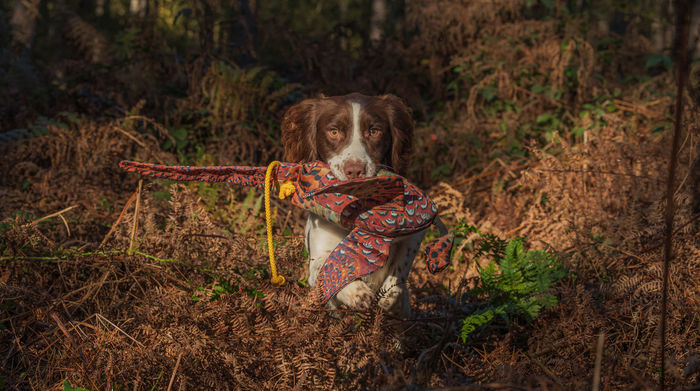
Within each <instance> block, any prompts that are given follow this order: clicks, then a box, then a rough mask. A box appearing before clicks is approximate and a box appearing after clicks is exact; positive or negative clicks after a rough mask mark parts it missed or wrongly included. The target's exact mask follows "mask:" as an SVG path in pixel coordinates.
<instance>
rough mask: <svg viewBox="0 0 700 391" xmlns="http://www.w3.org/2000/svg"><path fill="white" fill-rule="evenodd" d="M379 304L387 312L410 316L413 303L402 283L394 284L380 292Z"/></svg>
mask: <svg viewBox="0 0 700 391" xmlns="http://www.w3.org/2000/svg"><path fill="white" fill-rule="evenodd" d="M383 288H384V287H383ZM379 306H380V307H381V308H382V309H383V310H384V311H386V312H388V313H390V314H392V315H394V316H399V317H402V318H408V317H410V316H411V304H410V302H409V297H408V291H407V290H406V287H404V286H402V285H393V286H390V287H389V288H388V290H386V291H384V292H380V297H379Z"/></svg>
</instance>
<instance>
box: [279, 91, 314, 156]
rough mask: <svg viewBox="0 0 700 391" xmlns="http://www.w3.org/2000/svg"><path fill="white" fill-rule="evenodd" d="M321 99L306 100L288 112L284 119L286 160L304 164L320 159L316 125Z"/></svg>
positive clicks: (283, 131)
mask: <svg viewBox="0 0 700 391" xmlns="http://www.w3.org/2000/svg"><path fill="white" fill-rule="evenodd" d="M318 103H319V99H306V100H304V101H302V102H301V103H298V104H296V105H294V106H292V107H290V108H289V110H287V112H286V113H285V114H284V118H283V119H282V145H284V160H285V161H286V162H290V163H303V162H308V161H312V160H317V159H318V151H317V148H316V124H317V123H318V107H317V106H318Z"/></svg>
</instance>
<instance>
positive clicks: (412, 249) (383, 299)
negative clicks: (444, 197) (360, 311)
mask: <svg viewBox="0 0 700 391" xmlns="http://www.w3.org/2000/svg"><path fill="white" fill-rule="evenodd" d="M423 236H425V231H421V232H416V233H414V234H412V235H410V236H407V237H404V238H401V239H399V240H397V242H396V243H395V244H394V245H392V248H391V256H390V258H389V260H388V263H389V264H388V265H386V266H387V267H388V268H389V269H388V270H387V272H388V275H387V277H386V279H384V282H383V283H382V286H381V289H380V290H379V292H380V298H379V306H380V307H382V308H383V309H384V310H385V311H387V312H389V313H391V314H394V315H396V316H400V317H402V318H408V317H409V316H411V303H410V295H409V292H408V289H407V288H406V281H407V280H408V274H409V272H410V271H411V266H412V265H413V260H414V259H415V257H416V254H417V253H418V249H419V248H420V244H421V241H423Z"/></svg>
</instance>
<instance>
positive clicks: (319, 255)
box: [306, 214, 374, 309]
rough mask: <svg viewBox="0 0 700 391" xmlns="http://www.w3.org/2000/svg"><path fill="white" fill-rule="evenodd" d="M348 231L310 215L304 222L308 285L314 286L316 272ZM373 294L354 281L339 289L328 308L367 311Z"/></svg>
mask: <svg viewBox="0 0 700 391" xmlns="http://www.w3.org/2000/svg"><path fill="white" fill-rule="evenodd" d="M348 232H349V231H347V230H345V229H343V228H341V227H339V226H338V225H336V224H333V223H331V222H328V221H326V220H325V219H323V218H321V217H319V216H316V215H314V214H310V215H309V218H308V219H307V220H306V250H307V251H308V253H309V280H308V281H309V285H311V287H315V286H316V280H317V279H318V272H319V271H320V270H321V267H322V266H323V264H324V263H325V262H326V259H327V258H328V256H329V255H330V253H331V252H332V251H333V250H334V249H335V248H336V246H338V244H339V243H340V242H341V241H342V240H343V239H345V236H347V234H348ZM373 297H374V292H373V291H372V290H371V289H370V288H369V287H368V286H367V284H365V283H364V282H363V281H362V280H356V281H353V282H351V283H350V284H348V285H347V286H345V287H344V288H343V289H341V290H340V291H339V292H338V293H337V294H336V295H335V297H333V298H332V299H331V300H329V302H328V308H330V309H335V308H337V307H338V306H339V305H340V304H345V305H347V306H348V307H350V308H355V309H367V308H369V306H370V305H371V304H372V298H373Z"/></svg>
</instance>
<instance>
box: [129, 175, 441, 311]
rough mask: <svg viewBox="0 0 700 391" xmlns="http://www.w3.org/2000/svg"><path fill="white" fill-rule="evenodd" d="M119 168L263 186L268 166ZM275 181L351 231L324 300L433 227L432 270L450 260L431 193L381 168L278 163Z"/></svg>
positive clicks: (326, 270)
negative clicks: (363, 171)
mask: <svg viewBox="0 0 700 391" xmlns="http://www.w3.org/2000/svg"><path fill="white" fill-rule="evenodd" d="M119 165H120V167H121V168H123V169H125V170H127V171H129V172H134V173H138V174H141V175H147V176H151V177H156V178H165V179H171V180H176V181H199V182H228V183H231V184H234V185H243V186H254V187H258V188H263V187H264V185H265V173H266V170H267V167H251V166H209V167H191V166H166V165H161V164H149V163H139V162H132V161H122V162H121V163H120V164H119ZM273 170H274V171H273V173H272V178H274V180H275V181H278V182H286V183H289V182H291V183H292V184H293V185H294V188H293V191H294V193H293V194H292V195H291V202H292V204H293V205H296V206H298V207H300V208H304V209H306V210H308V211H310V212H313V213H315V214H317V215H319V216H322V217H323V218H325V219H327V220H328V221H331V222H333V223H335V224H338V225H340V226H341V227H344V228H346V229H348V230H350V233H349V234H348V235H347V236H346V237H345V239H344V240H343V241H342V242H340V244H338V246H337V247H336V248H335V249H334V250H333V252H332V253H331V254H330V256H329V257H328V259H327V260H326V262H325V263H324V265H323V267H322V268H321V270H320V272H319V276H318V289H319V294H320V296H321V298H322V300H323V301H324V302H325V301H328V300H329V299H330V298H331V297H333V295H335V294H336V293H337V292H338V291H339V290H340V289H341V288H343V287H344V286H345V285H347V284H349V283H351V282H352V281H354V280H356V279H358V278H361V277H363V276H366V275H368V274H370V273H372V272H373V271H375V270H376V269H378V268H380V267H381V266H382V265H383V264H384V262H386V260H387V258H388V255H389V248H390V246H391V243H392V242H393V240H394V239H395V238H397V237H400V236H404V235H409V234H412V233H415V232H418V231H421V230H424V229H426V228H428V227H429V226H430V225H431V224H434V223H435V225H436V226H437V227H438V228H439V230H440V235H441V236H440V237H439V238H437V239H435V240H433V241H432V242H431V243H429V244H428V246H427V248H426V250H425V255H426V262H427V265H428V270H430V272H431V273H437V272H439V271H441V270H442V269H444V268H445V267H446V266H447V265H448V264H449V261H450V252H451V250H452V240H453V236H454V235H453V234H452V233H448V232H447V230H446V229H445V227H444V225H442V224H441V223H440V222H439V220H436V219H437V208H436V207H435V204H433V202H432V201H431V200H430V199H429V198H428V197H427V195H426V194H425V193H424V192H423V191H421V190H420V189H418V188H417V187H416V186H415V185H413V184H411V183H409V182H408V181H407V180H406V179H405V178H403V177H401V176H398V175H396V174H394V173H391V172H389V171H384V170H380V171H379V172H378V173H377V176H373V177H368V178H358V179H350V180H346V181H340V180H338V179H337V178H336V177H335V176H333V174H332V172H331V170H330V167H329V166H328V164H326V163H323V162H320V161H313V162H309V163H303V164H297V163H280V164H279V165H277V166H276V167H275V168H274V169H273Z"/></svg>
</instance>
